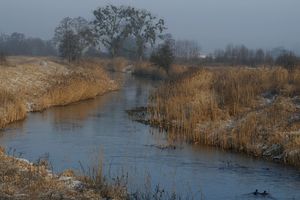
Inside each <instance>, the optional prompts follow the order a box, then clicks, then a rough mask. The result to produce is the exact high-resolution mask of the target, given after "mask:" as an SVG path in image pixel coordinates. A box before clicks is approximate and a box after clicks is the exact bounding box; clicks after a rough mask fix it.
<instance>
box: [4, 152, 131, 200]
mask: <svg viewBox="0 0 300 200" xmlns="http://www.w3.org/2000/svg"><path fill="white" fill-rule="evenodd" d="M41 163H47V162H45V161H44V162H41ZM41 163H37V164H33V163H30V162H28V161H26V160H23V159H17V158H15V157H12V156H7V155H6V154H5V152H4V150H3V149H2V148H1V152H0V182H1V187H0V199H19V200H23V199H24V200H25V199H32V200H34V199H47V200H48V199H49V200H51V199H52V200H56V199H57V200H61V199H82V200H83V199H95V200H101V199H103V198H107V199H120V200H121V199H127V190H126V188H125V189H124V188H122V187H121V186H120V185H118V184H113V185H108V184H107V183H106V182H104V179H103V176H102V174H101V173H100V174H97V177H96V178H97V180H101V184H100V185H97V186H96V184H99V182H94V181H93V180H94V179H93V177H87V176H81V177H79V176H76V174H75V173H74V172H73V171H71V170H67V171H65V172H64V173H62V174H60V175H56V174H53V173H52V172H51V171H49V170H48V168H47V165H46V164H41ZM100 176H101V177H100Z"/></svg>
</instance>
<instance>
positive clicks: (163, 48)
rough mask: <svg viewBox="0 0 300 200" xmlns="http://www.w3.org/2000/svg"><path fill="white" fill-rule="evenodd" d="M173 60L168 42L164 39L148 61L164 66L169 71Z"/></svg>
mask: <svg viewBox="0 0 300 200" xmlns="http://www.w3.org/2000/svg"><path fill="white" fill-rule="evenodd" d="M173 61H174V55H173V51H172V48H171V44H170V42H168V41H166V42H164V43H163V44H162V45H160V46H159V47H158V49H157V50H156V51H154V52H153V53H152V55H151V57H150V62H152V63H153V64H155V65H157V66H159V67H162V68H164V69H165V70H166V71H167V72H169V70H170V67H171V64H172V63H173Z"/></svg>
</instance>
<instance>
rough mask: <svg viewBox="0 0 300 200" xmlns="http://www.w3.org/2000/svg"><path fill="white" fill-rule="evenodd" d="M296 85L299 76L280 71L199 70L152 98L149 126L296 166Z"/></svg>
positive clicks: (299, 159) (299, 160)
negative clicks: (154, 125)
mask: <svg viewBox="0 0 300 200" xmlns="http://www.w3.org/2000/svg"><path fill="white" fill-rule="evenodd" d="M299 81H300V70H294V71H292V72H289V71H288V70H286V69H283V68H280V67H278V68H255V69H254V68H245V67H243V68H214V69H211V68H207V69H201V70H199V71H198V72H196V73H192V74H190V75H186V76H185V77H183V78H181V79H179V80H176V81H170V82H168V83H166V84H164V85H163V86H162V87H160V88H159V89H158V90H157V91H156V92H155V93H154V94H153V95H152V97H151V101H150V105H149V111H150V114H151V120H152V124H156V125H159V126H161V127H164V128H166V129H168V130H169V132H170V133H171V134H169V135H170V137H176V138H177V137H182V138H184V139H185V140H187V141H188V142H192V143H201V144H207V145H214V146H218V147H221V148H224V149H233V150H236V151H241V152H246V153H249V154H252V155H255V156H263V157H267V158H272V159H276V160H280V161H283V162H286V163H290V164H293V165H298V166H299V165H300V146H299V141H300V140H299V138H300V132H299V128H300V123H299V122H300V101H299V99H300V97H299V96H298V95H299V94H300V84H299ZM172 133H174V134H172Z"/></svg>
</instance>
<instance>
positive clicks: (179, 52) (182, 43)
mask: <svg viewBox="0 0 300 200" xmlns="http://www.w3.org/2000/svg"><path fill="white" fill-rule="evenodd" d="M174 54H175V57H176V58H177V59H179V60H184V61H188V60H190V59H195V58H198V57H199V55H200V46H199V44H198V43H197V42H196V41H193V40H177V41H176V42H175V51H174Z"/></svg>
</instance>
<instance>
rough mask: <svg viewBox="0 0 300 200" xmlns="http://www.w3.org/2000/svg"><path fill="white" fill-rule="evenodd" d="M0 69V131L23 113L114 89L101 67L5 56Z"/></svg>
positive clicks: (87, 61) (94, 63) (87, 63)
mask: <svg viewBox="0 0 300 200" xmlns="http://www.w3.org/2000/svg"><path fill="white" fill-rule="evenodd" d="M8 61H9V63H11V65H10V66H0V92H1V94H0V101H1V104H0V116H1V117H0V128H1V127H4V126H5V125H6V124H8V123H10V122H12V121H15V120H18V119H22V118H24V117H25V116H26V112H29V111H38V110H43V109H45V108H48V107H50V106H55V105H66V104H69V103H72V102H76V101H79V100H84V99H89V98H93V97H95V96H97V95H101V94H104V93H105V92H109V91H112V90H115V89H117V88H118V86H117V84H116V83H115V82H114V81H112V80H111V79H110V78H109V77H108V75H107V74H106V72H105V71H104V70H103V69H102V66H101V64H102V63H98V62H96V61H89V60H86V61H81V62H80V63H77V64H76V65H68V64H66V63H64V62H62V61H58V60H56V59H53V58H52V59H50V58H33V57H9V58H8Z"/></svg>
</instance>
